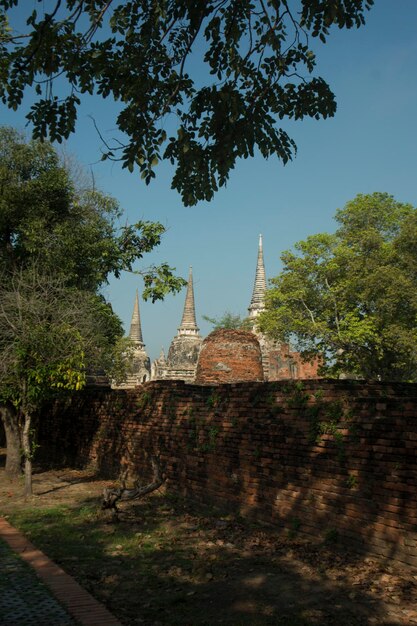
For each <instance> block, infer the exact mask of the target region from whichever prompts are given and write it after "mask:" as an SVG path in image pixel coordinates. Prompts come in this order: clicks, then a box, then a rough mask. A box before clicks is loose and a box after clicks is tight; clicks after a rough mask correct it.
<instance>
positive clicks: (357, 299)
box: [259, 193, 417, 381]
mask: <svg viewBox="0 0 417 626" xmlns="http://www.w3.org/2000/svg"><path fill="white" fill-rule="evenodd" d="M336 221H337V223H338V224H339V228H338V229H337V230H336V232H335V233H334V234H326V233H324V234H318V235H313V236H311V237H308V238H307V239H306V240H305V241H300V242H299V243H297V244H296V245H295V251H287V252H285V253H284V254H283V255H282V261H283V271H282V273H281V274H280V275H279V276H277V277H276V278H274V279H272V281H271V289H270V290H268V292H267V300H266V302H267V309H266V311H265V312H264V313H263V314H261V315H260V317H259V326H260V328H261V329H262V330H263V331H264V332H267V333H268V334H270V335H271V336H273V337H274V338H276V339H279V340H284V341H289V340H292V342H293V343H295V344H296V346H297V349H299V350H301V351H302V353H303V354H304V355H305V356H306V357H309V356H312V355H321V356H322V358H323V359H324V368H323V369H324V372H327V373H328V374H330V375H350V376H357V377H360V378H367V379H379V380H400V381H416V380H417V326H416V320H417V272H416V269H417V246H416V241H417V209H416V208H415V207H413V206H411V205H410V204H403V203H400V202H397V201H395V200H394V198H393V197H392V196H390V195H388V194H386V193H374V194H371V195H358V196H357V197H356V198H355V199H354V200H352V201H351V202H348V203H347V204H346V206H345V207H344V208H343V209H339V210H338V211H337V213H336Z"/></svg>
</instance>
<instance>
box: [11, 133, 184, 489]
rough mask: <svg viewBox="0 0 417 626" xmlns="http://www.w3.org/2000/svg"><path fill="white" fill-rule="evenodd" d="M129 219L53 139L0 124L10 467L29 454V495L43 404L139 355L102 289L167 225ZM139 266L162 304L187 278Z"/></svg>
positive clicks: (146, 249) (156, 239)
mask: <svg viewBox="0 0 417 626" xmlns="http://www.w3.org/2000/svg"><path fill="white" fill-rule="evenodd" d="M79 182H80V181H78V183H79ZM119 217H120V210H119V207H118V205H117V203H116V201H115V200H114V199H112V198H110V197H108V196H106V195H104V194H102V193H101V192H99V191H98V190H96V189H94V188H89V187H85V186H82V187H81V186H80V185H79V184H78V185H77V182H76V181H74V180H73V178H72V177H71V173H70V172H69V171H68V168H66V167H64V166H63V165H62V164H61V163H60V160H59V158H58V155H57V153H56V151H55V150H54V148H53V147H52V146H51V144H49V143H46V142H44V143H41V142H40V141H38V140H34V141H31V142H28V143H27V142H25V141H24V138H23V137H22V136H21V135H20V134H19V133H17V132H16V131H14V130H13V129H10V128H0V241H1V246H0V416H1V418H2V421H3V424H4V427H5V432H6V440H7V462H6V471H7V472H8V473H9V474H11V475H13V474H16V473H18V471H19V470H20V463H21V456H22V453H23V457H24V461H25V476H26V483H25V484H26V493H27V494H30V493H31V463H32V456H33V442H34V436H33V432H34V429H33V420H34V417H35V416H36V414H37V412H38V411H39V410H40V407H41V405H42V402H43V401H44V400H45V399H46V398H49V397H51V395H54V394H57V393H60V392H62V391H77V390H79V389H81V388H82V387H83V386H84V384H85V381H86V373H87V371H88V370H89V369H90V370H91V369H92V370H94V369H96V368H100V369H101V370H103V369H104V371H106V372H107V373H108V374H110V376H111V375H112V374H113V372H114V371H115V369H116V370H120V367H121V365H122V359H121V358H120V357H121V354H122V353H124V354H126V352H127V353H128V354H129V345H128V342H123V340H122V339H121V336H122V334H123V329H122V324H121V322H120V320H119V318H118V317H117V315H115V313H114V312H113V310H112V308H111V305H110V304H109V303H107V302H106V301H105V299H104V297H103V295H102V294H101V291H100V289H101V287H102V286H103V284H105V283H106V282H107V280H108V277H109V275H110V274H114V275H116V276H119V275H120V273H121V272H122V271H123V270H127V271H129V270H135V266H134V264H135V262H136V261H137V260H139V259H142V257H143V256H144V254H145V253H146V252H149V251H150V250H152V249H153V248H154V247H155V246H156V245H158V244H159V243H160V239H161V236H162V234H163V232H164V227H163V226H162V225H161V224H159V223H153V222H138V223H137V224H134V225H131V226H120V225H119V222H118V219H119ZM135 271H137V272H139V273H142V274H143V278H144V280H145V296H147V297H150V298H152V300H156V299H158V298H162V297H163V296H164V295H165V294H166V293H168V292H176V291H179V289H181V287H182V286H183V285H184V284H185V281H184V280H183V279H182V278H179V277H176V276H175V275H174V274H173V273H172V270H171V268H170V267H169V266H168V265H167V264H166V263H163V264H162V265H160V266H158V267H150V268H148V269H145V270H143V271H141V270H135ZM127 361H128V359H127ZM127 366H128V362H127ZM117 373H119V374H120V371H118V372H117Z"/></svg>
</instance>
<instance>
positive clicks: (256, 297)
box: [248, 235, 266, 319]
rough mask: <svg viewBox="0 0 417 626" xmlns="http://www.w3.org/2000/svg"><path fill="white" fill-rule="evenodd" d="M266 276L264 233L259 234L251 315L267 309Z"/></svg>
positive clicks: (250, 307) (253, 316) (256, 314)
mask: <svg viewBox="0 0 417 626" xmlns="http://www.w3.org/2000/svg"><path fill="white" fill-rule="evenodd" d="M265 291H266V277H265V265H264V255H263V247H262V235H259V244H258V260H257V262H256V273H255V284H254V286H253V292H252V299H251V302H250V305H249V307H248V311H249V317H250V318H251V319H253V318H255V317H257V316H258V315H259V313H260V312H261V311H263V310H264V309H265Z"/></svg>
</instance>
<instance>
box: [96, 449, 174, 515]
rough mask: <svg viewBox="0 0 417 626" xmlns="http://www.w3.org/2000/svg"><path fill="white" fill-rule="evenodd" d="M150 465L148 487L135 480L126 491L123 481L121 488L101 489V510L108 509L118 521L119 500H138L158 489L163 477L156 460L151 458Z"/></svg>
mask: <svg viewBox="0 0 417 626" xmlns="http://www.w3.org/2000/svg"><path fill="white" fill-rule="evenodd" d="M151 463H152V469H153V480H152V482H150V483H149V484H148V485H142V484H141V482H140V481H139V480H137V481H136V482H135V484H134V486H133V487H132V488H131V489H127V488H126V483H125V480H122V485H121V487H115V488H110V487H105V488H104V489H103V500H102V503H101V508H102V510H106V509H110V510H111V511H113V515H114V517H115V519H118V509H117V503H118V502H120V501H121V500H123V501H126V500H138V499H139V498H143V496H146V495H147V494H148V493H151V492H152V491H156V490H157V489H159V487H161V485H162V484H163V483H164V481H165V477H164V476H163V475H162V472H161V468H160V466H159V463H158V460H157V459H156V458H155V457H152V459H151Z"/></svg>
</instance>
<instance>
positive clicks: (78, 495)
mask: <svg viewBox="0 0 417 626" xmlns="http://www.w3.org/2000/svg"><path fill="white" fill-rule="evenodd" d="M60 481H61V482H60ZM38 484H39V486H40V487H41V486H42V479H41V478H40V479H39V483H38ZM0 487H1V485H0ZM40 487H38V492H39V491H40V492H41V493H40V495H39V496H38V497H37V498H35V499H34V502H31V503H24V502H23V501H20V502H18V501H17V500H15V501H14V500H13V498H12V497H11V498H10V500H9V502H8V505H7V506H6V507H4V509H3V513H7V517H8V519H9V521H10V522H11V523H12V524H13V525H14V526H16V527H17V528H19V529H20V530H21V531H22V532H23V533H24V534H25V535H27V536H28V537H29V538H30V539H31V541H32V542H33V543H34V544H35V545H36V546H37V547H39V548H40V549H41V550H43V551H44V552H45V553H46V554H47V555H48V556H49V557H50V558H52V559H53V560H54V561H56V562H57V563H59V564H60V565H61V566H62V567H63V568H64V569H65V570H66V571H67V572H68V573H70V574H72V575H73V576H74V577H75V578H76V580H78V582H79V583H80V584H81V585H82V586H83V587H84V588H85V589H87V591H89V592H90V593H92V594H93V595H94V596H95V597H97V599H98V600H100V601H102V602H103V603H104V604H105V605H106V606H107V607H108V608H109V610H110V611H111V612H113V613H114V614H115V615H116V616H117V617H118V618H119V619H120V621H121V622H122V623H123V624H125V625H126V626H136V625H138V624H141V625H145V626H215V625H217V624H223V625H227V626H269V625H271V626H272V625H274V626H318V625H320V626H335V625H336V624H337V625H338V626H339V625H340V626H355V625H359V624H363V623H366V622H364V621H361V620H362V617H357V615H359V614H360V615H361V616H363V615H364V614H366V612H367V610H369V615H375V614H378V606H377V605H375V603H373V604H372V605H371V604H369V602H368V600H369V598H368V595H367V591H366V589H367V585H369V586H370V585H374V584H375V580H376V579H377V578H378V571H377V570H378V568H377V566H375V565H364V563H363V560H361V557H357V556H353V555H349V553H348V552H346V551H343V554H342V556H341V555H340V554H338V553H336V552H335V551H334V550H335V548H333V546H331V545H328V544H323V545H318V544H313V543H309V542H307V541H305V540H302V539H301V538H300V537H299V536H298V533H286V532H284V533H282V532H281V533H279V532H277V531H276V530H274V529H272V528H270V527H265V526H260V525H258V524H256V523H254V522H252V523H249V522H247V521H244V520H242V519H241V518H239V517H238V516H236V515H227V514H224V513H222V512H221V511H219V510H217V509H215V508H213V507H205V506H200V505H196V504H195V503H190V502H188V501H185V500H183V499H182V498H180V497H175V496H173V495H167V494H162V493H155V494H152V495H151V496H150V497H148V498H147V499H145V500H142V501H139V502H136V503H127V504H125V505H122V508H121V516H120V517H121V522H120V523H118V524H115V523H114V522H113V521H112V520H111V518H110V517H109V515H108V512H103V511H101V510H100V508H99V498H98V497H97V496H98V493H100V489H99V485H96V484H95V483H94V480H91V481H90V482H85V483H84V484H82V477H81V478H80V480H77V481H75V480H73V481H72V482H70V481H69V482H68V481H67V482H65V480H64V481H63V479H62V477H58V478H57V480H56V482H55V483H54V484H52V485H50V486H49V487H47V488H45V487H42V488H40ZM50 487H51V488H50ZM78 488H79V491H78V492H77V491H76V490H77V489H78ZM0 491H1V490H0ZM4 493H7V491H6V490H5V492H4ZM298 526H299V520H298V518H295V517H294V518H293V520H292V527H293V528H294V529H296V530H298ZM295 527H296V528H295ZM293 534H297V537H294V536H292V535H293ZM288 535H290V536H288ZM341 571H343V572H344V573H346V577H345V578H344V580H343V581H341V583H340V584H339V583H336V582H334V581H335V580H336V576H338V575H339V574H340V572H341ZM349 577H351V578H352V579H353V578H354V577H362V578H361V587H358V586H357V583H355V586H353V587H352V586H350V580H349ZM384 586H386V584H385V583H384ZM300 589H302V591H300ZM351 590H353V591H354V592H355V593H357V592H358V590H360V592H359V595H358V598H357V600H356V601H355V602H356V604H357V605H359V606H360V611H358V614H356V609H355V605H353V606H347V604H346V597H347V596H348V594H349V592H350V591H351ZM378 593H382V590H380V591H378ZM396 593H399V592H396ZM372 602H374V601H372ZM350 604H351V605H352V603H350ZM368 604H369V606H368ZM404 606H406V601H405V600H404ZM338 607H339V608H338ZM381 610H385V609H384V607H382V608H381ZM382 614H383V613H382ZM381 623H383V622H381Z"/></svg>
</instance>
